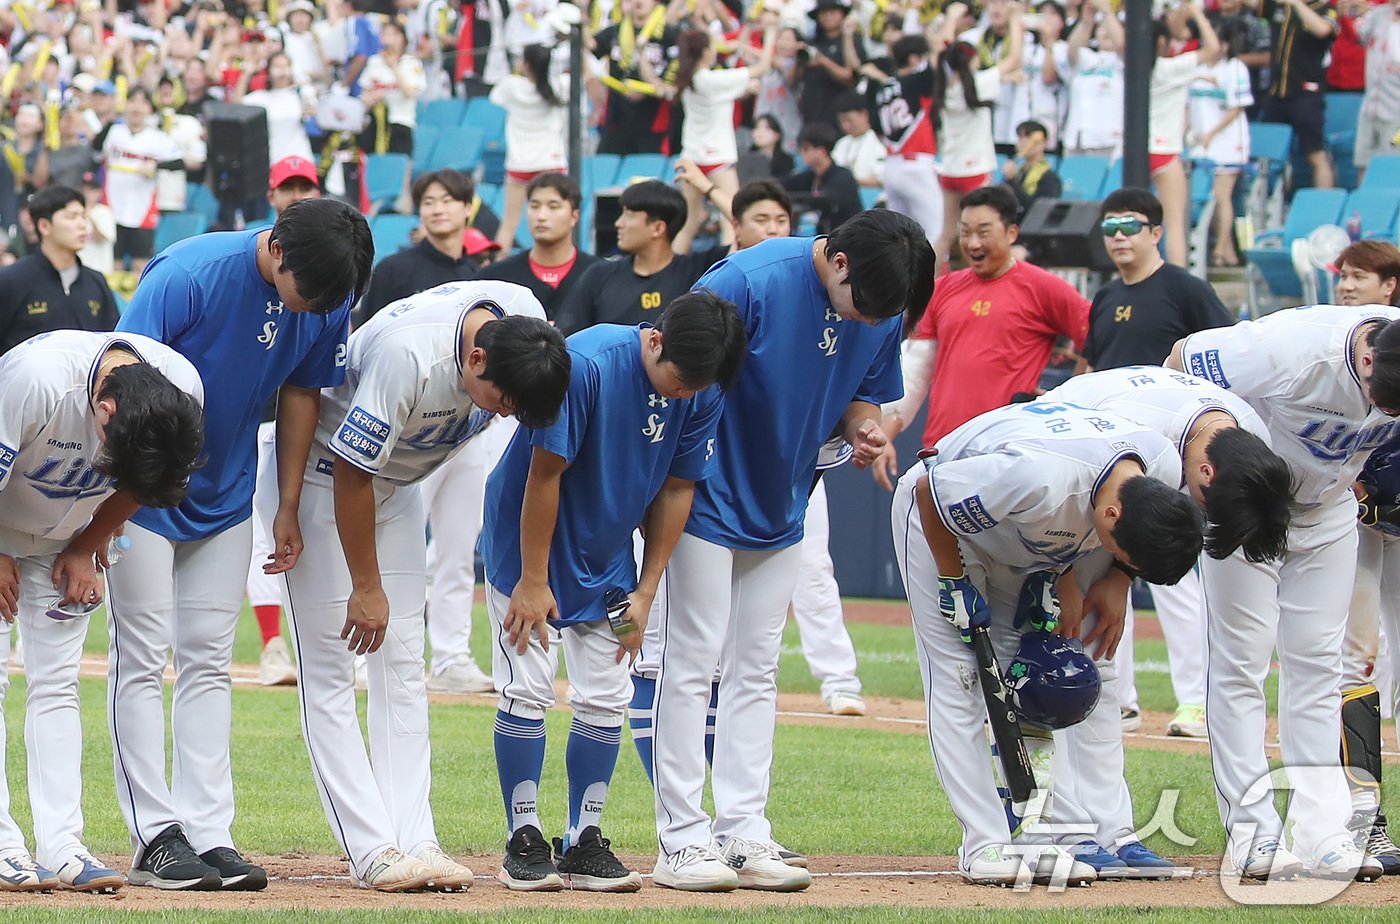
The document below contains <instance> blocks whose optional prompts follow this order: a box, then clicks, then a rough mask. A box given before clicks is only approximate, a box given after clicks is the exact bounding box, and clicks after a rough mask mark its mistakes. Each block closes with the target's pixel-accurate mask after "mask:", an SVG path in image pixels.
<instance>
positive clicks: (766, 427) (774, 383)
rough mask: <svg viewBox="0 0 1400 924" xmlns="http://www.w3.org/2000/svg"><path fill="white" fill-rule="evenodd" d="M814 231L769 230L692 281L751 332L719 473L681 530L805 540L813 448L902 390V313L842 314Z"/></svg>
mask: <svg viewBox="0 0 1400 924" xmlns="http://www.w3.org/2000/svg"><path fill="white" fill-rule="evenodd" d="M812 246H813V239H812V238H810V237H806V238H796V237H789V238H774V239H772V240H768V241H764V242H763V243H761V244H758V245H756V246H754V247H749V248H746V249H744V250H741V251H739V252H738V253H735V254H731V255H730V256H729V257H727V258H725V259H724V260H723V261H721V262H720V263H718V264H716V265H715V266H714V267H712V268H711V269H710V271H709V272H707V273H706V274H705V275H704V276H702V277H700V281H699V282H697V283H696V284H695V289H697V290H699V289H708V290H710V291H711V292H714V293H715V294H716V295H719V296H720V297H722V298H726V299H729V300H730V301H731V302H733V303H734V304H735V305H736V306H738V308H739V316H740V317H742V318H743V320H744V327H745V329H746V330H747V331H748V334H749V353H748V357H747V358H746V359H745V361H744V367H743V370H742V371H741V372H740V374H739V382H738V384H737V385H736V386H735V387H734V388H733V389H731V390H730V392H729V393H728V394H727V395H726V396H725V412H724V416H723V417H722V418H721V419H720V423H719V433H718V439H717V441H716V456H717V459H718V461H719V464H718V467H717V468H716V470H715V473H714V474H713V475H711V476H710V477H709V478H707V479H706V480H705V481H704V482H702V483H701V484H698V485H696V487H695V504H694V506H693V507H692V508H691V514H690V522H689V523H687V524H686V532H688V533H690V534H692V535H694V536H696V537H698V538H700V539H704V540H706V541H707V542H713V543H715V544H717V545H721V546H724V547H726V548H733V549H746V550H753V551H758V550H764V549H780V548H784V547H786V546H790V545H793V544H794V543H796V542H799V541H801V539H802V519H803V516H804V515H805V514H806V512H807V495H808V493H809V491H810V490H811V488H812V479H813V477H814V476H815V473H816V467H817V452H818V450H820V449H821V446H822V443H823V442H825V441H826V439H827V437H829V436H830V435H831V433H832V431H833V430H834V429H835V428H836V426H837V425H838V424H839V423H840V421H841V415H842V414H843V413H845V410H846V408H847V406H849V405H850V403H851V402H852V401H869V402H870V403H872V404H882V403H884V402H887V401H894V400H896V399H898V398H900V397H901V396H902V395H903V394H904V386H903V381H902V375H901V372H900V367H899V342H900V329H901V325H902V324H903V319H902V318H900V317H895V318H889V319H887V320H884V321H881V322H880V323H878V324H876V325H874V326H871V325H869V324H865V323H862V322H860V321H843V320H841V318H840V316H839V315H837V313H836V309H835V308H833V307H832V305H831V301H830V300H829V299H828V298H827V294H826V289H825V287H824V286H823V285H822V283H821V280H820V279H819V278H818V277H817V272H816V268H815V267H814V266H813V264H812Z"/></svg>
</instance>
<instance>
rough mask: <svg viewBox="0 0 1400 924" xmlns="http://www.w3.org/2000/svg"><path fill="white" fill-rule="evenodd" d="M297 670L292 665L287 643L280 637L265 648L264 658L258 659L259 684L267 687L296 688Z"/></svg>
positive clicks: (268, 641) (268, 642)
mask: <svg viewBox="0 0 1400 924" xmlns="http://www.w3.org/2000/svg"><path fill="white" fill-rule="evenodd" d="M296 682H297V669H296V668H295V667H294V666H293V665H292V658H291V655H289V654H288V653H287V643H286V642H285V641H284V640H283V639H282V636H280V635H274V636H273V637H272V638H270V639H268V640H267V644H266V645H264V646H263V650H262V657H260V658H258V683H260V684H262V685H263V686H265V687H291V686H296Z"/></svg>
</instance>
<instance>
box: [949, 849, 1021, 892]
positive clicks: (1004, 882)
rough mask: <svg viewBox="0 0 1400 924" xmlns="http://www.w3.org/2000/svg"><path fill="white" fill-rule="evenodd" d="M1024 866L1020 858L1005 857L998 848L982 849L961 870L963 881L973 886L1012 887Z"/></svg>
mask: <svg viewBox="0 0 1400 924" xmlns="http://www.w3.org/2000/svg"><path fill="white" fill-rule="evenodd" d="M1022 869H1024V864H1023V863H1022V862H1021V856H1020V855H1019V854H1017V855H1016V856H1006V855H1005V854H1003V853H1002V851H1001V848H1000V847H984V848H983V849H982V852H981V853H979V854H978V855H977V856H975V857H973V858H972V861H971V862H970V863H968V864H967V868H966V869H964V870H962V871H961V872H962V877H963V879H965V880H967V881H968V882H969V883H971V884H973V885H995V886H1014V885H1015V884H1016V880H1017V879H1019V878H1020V876H1021V871H1022Z"/></svg>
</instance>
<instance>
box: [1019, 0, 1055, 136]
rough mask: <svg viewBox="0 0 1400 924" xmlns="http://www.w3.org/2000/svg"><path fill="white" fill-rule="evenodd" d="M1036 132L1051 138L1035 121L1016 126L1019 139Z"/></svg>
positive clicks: (1041, 125)
mask: <svg viewBox="0 0 1400 924" xmlns="http://www.w3.org/2000/svg"><path fill="white" fill-rule="evenodd" d="M1051 2H1054V0H1051ZM1036 132H1040V133H1041V134H1042V135H1044V136H1045V137H1046V138H1049V137H1050V130H1049V129H1048V128H1046V127H1045V123H1044V122H1037V121H1036V120H1035V119H1027V120H1026V121H1024V122H1022V123H1021V124H1020V125H1017V126H1016V135H1017V137H1019V136H1021V135H1034V134H1035V133H1036Z"/></svg>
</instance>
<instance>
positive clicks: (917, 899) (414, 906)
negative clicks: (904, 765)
mask: <svg viewBox="0 0 1400 924" xmlns="http://www.w3.org/2000/svg"><path fill="white" fill-rule="evenodd" d="M106 859H107V860H109V861H111V862H114V863H118V864H120V863H121V862H122V861H123V860H124V858H119V857H108V858H106ZM251 859H253V860H256V861H257V862H259V863H262V864H264V865H265V866H266V867H267V870H268V872H269V873H270V874H271V875H272V876H273V877H274V878H273V881H272V883H271V884H270V885H269V886H268V889H267V890H266V891H265V892H202V893H201V892H183V893H182V892H161V891H158V890H156V889H137V888H126V889H123V890H122V891H120V892H118V893H117V894H116V895H112V896H94V895H82V894H78V893H72V892H54V893H51V894H30V895H14V894H0V908H5V909H9V908H20V907H24V908H47V909H72V910H75V911H76V910H78V909H81V908H105V909H108V910H115V909H120V910H123V911H165V910H211V911H285V910H293V909H307V908H313V909H318V910H323V911H342V910H346V911H348V910H356V911H395V910H415V911H461V912H480V911H509V910H523V909H529V908H558V909H567V910H573V909H595V910H596V909H605V908H616V909H620V910H636V909H645V908H680V907H696V908H708V909H715V910H734V911H737V910H741V909H743V910H747V909H752V908H758V907H764V906H767V907H774V906H776V907H793V906H818V907H842V906H852V905H917V906H925V907H927V906H938V907H957V908H987V909H998V908H1012V907H1014V908H1031V909H1039V908H1047V909H1048V908H1054V909H1073V908H1103V907H1110V906H1120V905H1135V906H1144V905H1151V906H1153V907H1230V906H1232V905H1234V904H1235V902H1233V901H1232V900H1231V898H1230V897H1229V896H1228V895H1227V894H1226V893H1225V890H1224V888H1223V887H1222V883H1221V880H1220V874H1219V869H1218V867H1219V860H1218V859H1211V858H1206V857H1201V858H1196V859H1195V860H1192V861H1189V862H1190V863H1191V865H1192V866H1193V867H1194V869H1192V870H1183V871H1182V872H1183V873H1184V878H1178V879H1174V880H1171V881H1168V882H1099V883H1095V884H1094V885H1092V886H1088V887H1082V888H1075V889H1068V890H1065V891H1052V890H1050V889H1047V888H1044V887H1039V886H1037V887H1033V888H1031V889H1029V890H1027V891H1017V890H1015V889H999V888H994V887H988V886H972V885H968V884H966V883H964V882H963V881H962V880H961V879H960V878H959V877H958V876H957V874H956V872H955V871H954V864H953V860H952V858H949V857H820V858H814V859H813V861H812V872H813V879H814V882H813V883H812V887H811V888H810V889H808V890H807V891H806V892H801V893H797V894H793V895H775V894H772V893H764V892H751V891H741V892H733V893H730V894H727V895H696V894H692V893H684V892H674V891H671V890H669V889H661V888H655V887H653V886H652V885H651V884H650V882H648V883H647V884H646V885H645V886H643V888H642V890H641V891H640V892H636V893H633V894H631V895H596V894H589V893H583V892H567V891H566V892H555V893H541V894H536V895H522V894H520V893H515V892H510V891H508V890H507V889H506V888H505V887H504V886H502V885H500V884H499V883H497V882H496V881H495V879H494V876H495V873H496V870H497V869H498V864H499V858H497V857H495V856H491V857H470V858H465V859H466V862H467V863H468V864H469V865H470V866H471V867H472V869H474V870H476V871H477V877H476V878H477V881H476V883H475V884H474V885H473V887H472V889H471V890H470V891H468V892H466V893H459V894H452V895H439V894H418V895H386V894H383V893H379V892H368V891H365V890H362V889H357V888H355V887H354V886H353V885H351V883H350V880H349V879H348V878H347V876H346V873H345V864H344V862H343V861H342V860H340V859H337V858H334V857H324V856H322V857H252V858H251ZM622 859H623V860H624V862H627V863H628V864H629V865H630V866H633V867H635V868H639V869H650V868H651V863H652V859H653V858H651V857H639V856H629V857H623V858H622ZM1245 888H1247V889H1248V888H1257V887H1254V886H1247V887H1245ZM1298 888H1299V889H1301V888H1304V886H1302V885H1299V886H1298ZM1333 901H1334V903H1335V904H1342V905H1368V906H1373V907H1377V908H1383V907H1392V908H1394V907H1395V906H1397V905H1400V877H1391V878H1388V879H1384V880H1382V881H1380V882H1377V883H1370V884H1364V885H1355V886H1352V887H1351V888H1349V889H1347V890H1346V891H1345V892H1344V893H1343V894H1342V895H1341V896H1340V897H1339V898H1337V899H1334V900H1333Z"/></svg>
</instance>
